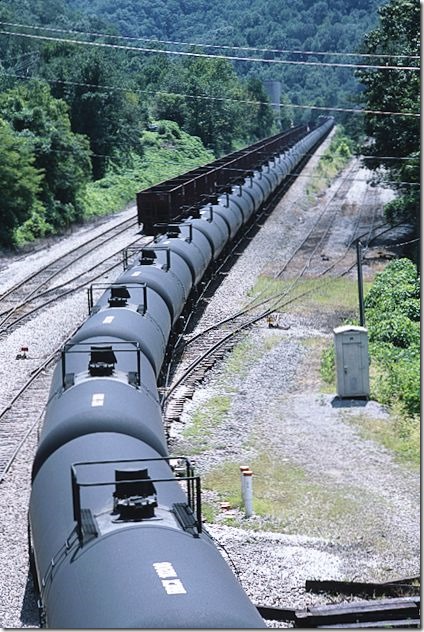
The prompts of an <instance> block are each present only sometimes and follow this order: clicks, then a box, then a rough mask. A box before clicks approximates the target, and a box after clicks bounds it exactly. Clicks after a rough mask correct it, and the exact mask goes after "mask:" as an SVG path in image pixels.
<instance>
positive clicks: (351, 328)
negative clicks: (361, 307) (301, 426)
mask: <svg viewBox="0 0 424 632" xmlns="http://www.w3.org/2000/svg"><path fill="white" fill-rule="evenodd" d="M334 344H335V348H336V377H337V395H338V396H339V397H368V396H369V394H370V380H369V355H368V330H367V329H365V327H356V326H355V325H345V326H343V327H337V328H336V329H334Z"/></svg>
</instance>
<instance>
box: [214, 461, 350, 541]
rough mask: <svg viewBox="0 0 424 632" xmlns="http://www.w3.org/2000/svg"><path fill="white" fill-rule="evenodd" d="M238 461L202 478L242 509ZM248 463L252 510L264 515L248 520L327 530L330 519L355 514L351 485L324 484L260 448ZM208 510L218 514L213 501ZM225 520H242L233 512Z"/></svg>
mask: <svg viewBox="0 0 424 632" xmlns="http://www.w3.org/2000/svg"><path fill="white" fill-rule="evenodd" d="M239 465H240V464H239V463H235V462H226V463H224V464H223V465H221V466H220V467H219V468H216V469H215V470H213V471H211V472H210V473H209V474H207V475H206V476H205V477H204V480H203V488H204V489H213V490H214V491H216V492H218V494H219V498H220V502H224V501H225V502H228V503H230V505H231V507H232V508H234V509H242V499H241V483H240V470H239ZM250 467H251V469H252V470H253V472H254V478H253V490H254V502H253V507H254V512H255V515H256V516H260V517H262V518H264V519H266V520H265V521H264V520H261V521H260V522H258V523H256V524H255V521H252V522H250V523H249V524H247V523H246V524H245V525H244V526H248V527H249V528H253V529H255V528H260V529H261V530H269V531H277V532H278V531H285V532H286V533H297V532H299V530H301V531H302V532H303V533H305V535H310V536H314V535H315V536H316V535H323V534H324V533H325V532H326V530H327V529H328V525H330V528H331V529H333V528H334V529H336V530H337V522H338V521H342V522H343V523H346V522H349V519H353V518H354V516H355V514H356V507H357V503H356V502H355V500H354V498H353V496H352V493H351V492H350V490H349V489H348V488H346V487H344V490H343V491H342V490H338V489H334V488H330V487H328V486H324V485H321V484H319V483H317V482H315V481H313V480H312V479H311V477H310V476H308V475H307V474H306V473H305V472H304V471H303V470H302V469H301V468H300V467H296V466H294V465H292V464H289V463H287V462H282V461H281V459H275V458H274V457H273V456H272V454H271V453H269V452H263V453H261V454H260V455H259V456H258V457H257V458H256V459H255V460H254V461H253V462H252V463H250ZM208 511H209V512H212V515H215V513H214V509H213V508H211V507H210V506H209V508H208ZM347 517H348V518H347ZM349 517H350V518H349ZM224 522H225V523H226V524H233V525H237V524H238V526H240V524H241V523H240V519H237V517H235V516H229V518H227V519H225V521H224Z"/></svg>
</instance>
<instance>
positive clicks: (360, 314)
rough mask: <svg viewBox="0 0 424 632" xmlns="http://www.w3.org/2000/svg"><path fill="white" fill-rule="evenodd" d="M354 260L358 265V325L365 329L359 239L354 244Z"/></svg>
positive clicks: (360, 244)
mask: <svg viewBox="0 0 424 632" xmlns="http://www.w3.org/2000/svg"><path fill="white" fill-rule="evenodd" d="M356 260H357V264H358V294H359V323H360V325H361V327H365V311H364V288H363V280H362V243H361V241H360V240H359V239H358V241H357V242H356Z"/></svg>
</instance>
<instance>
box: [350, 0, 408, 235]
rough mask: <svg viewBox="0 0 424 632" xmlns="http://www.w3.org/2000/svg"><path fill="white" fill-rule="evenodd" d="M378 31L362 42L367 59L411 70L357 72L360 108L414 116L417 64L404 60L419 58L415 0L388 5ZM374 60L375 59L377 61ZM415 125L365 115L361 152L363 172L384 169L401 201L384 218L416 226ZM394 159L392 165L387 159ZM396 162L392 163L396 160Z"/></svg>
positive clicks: (396, 118) (393, 117) (403, 118)
mask: <svg viewBox="0 0 424 632" xmlns="http://www.w3.org/2000/svg"><path fill="white" fill-rule="evenodd" d="M379 14H380V25H379V26H378V28H376V29H375V30H373V31H371V32H370V33H369V34H368V35H367V36H366V38H365V40H364V44H363V51H364V52H366V53H368V54H373V55H377V56H378V55H388V57H385V61H384V63H385V64H386V65H388V66H415V67H417V71H414V70H401V69H399V70H396V69H393V70H390V69H388V70H361V71H360V72H358V76H359V78H360V81H361V83H362V84H363V86H364V92H363V99H364V102H365V104H366V107H367V108H368V109H371V110H377V111H383V112H405V113H410V114H418V113H419V110H420V103H419V95H420V74H419V71H418V66H419V59H413V57H407V56H408V55H411V56H413V55H418V56H419V54H420V5H419V3H418V2H416V1H415V0H391V1H390V2H389V3H388V4H387V5H385V6H384V7H382V8H381V9H380V11H379ZM377 58H378V57H377ZM419 126H420V122H419V118H418V117H417V116H399V115H390V116H381V115H378V114H367V115H366V116H365V131H366V133H367V134H368V135H369V136H370V137H371V139H372V142H371V144H369V143H368V144H367V146H365V147H364V148H363V151H364V153H365V155H372V156H380V157H379V158H374V159H368V160H367V161H366V164H367V166H369V167H371V168H373V169H375V170H378V169H380V168H381V167H383V168H384V170H385V171H386V173H387V174H388V179H390V180H391V181H394V182H395V183H396V184H395V186H396V187H397V189H398V190H399V192H400V193H401V195H402V197H401V198H400V199H397V200H396V201H395V202H394V203H392V204H390V206H389V209H388V210H389V218H390V219H392V220H399V219H406V220H409V221H412V222H414V223H415V225H416V229H417V230H418V224H419V187H418V185H419V181H420V176H419V159H418V150H419V145H420V127H419ZM393 158H395V159H393ZM396 158H397V159H396Z"/></svg>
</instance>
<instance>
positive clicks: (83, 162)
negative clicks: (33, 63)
mask: <svg viewBox="0 0 424 632" xmlns="http://www.w3.org/2000/svg"><path fill="white" fill-rule="evenodd" d="M0 116H1V117H2V118H3V119H4V120H6V121H8V123H9V125H10V127H11V128H12V129H13V130H14V132H15V135H16V136H17V137H18V138H20V139H22V142H25V147H26V151H30V152H31V153H32V156H33V158H32V163H33V164H34V167H35V168H36V169H37V170H38V172H39V173H42V174H43V175H42V178H41V180H40V190H39V192H38V198H39V201H40V202H41V203H42V205H43V219H44V220H45V222H46V224H43V225H44V226H46V225H49V226H50V228H52V227H54V228H60V227H62V228H63V227H64V226H67V225H69V223H71V222H72V221H75V220H77V219H80V218H81V217H82V213H83V207H82V204H81V199H80V197H81V192H82V191H83V189H84V187H85V184H86V182H87V179H88V170H89V148H88V143H87V141H86V140H85V139H84V138H83V137H82V136H80V135H77V134H74V133H73V132H72V131H71V126H70V121H69V116H68V108H67V106H66V104H65V103H64V101H61V100H59V99H54V98H53V97H52V95H51V93H50V89H49V87H48V86H47V85H46V84H43V83H41V82H37V81H35V82H32V83H30V84H26V85H19V86H17V87H16V88H13V89H10V90H7V91H5V92H3V94H0ZM37 208H38V211H40V207H39V206H38V207H37ZM41 225H42V224H40V226H41Z"/></svg>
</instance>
